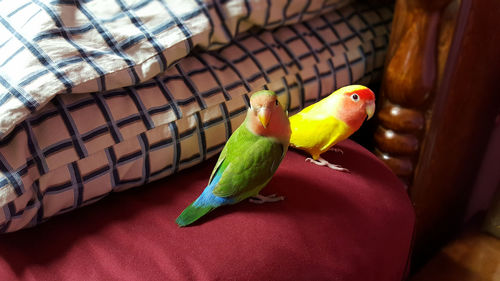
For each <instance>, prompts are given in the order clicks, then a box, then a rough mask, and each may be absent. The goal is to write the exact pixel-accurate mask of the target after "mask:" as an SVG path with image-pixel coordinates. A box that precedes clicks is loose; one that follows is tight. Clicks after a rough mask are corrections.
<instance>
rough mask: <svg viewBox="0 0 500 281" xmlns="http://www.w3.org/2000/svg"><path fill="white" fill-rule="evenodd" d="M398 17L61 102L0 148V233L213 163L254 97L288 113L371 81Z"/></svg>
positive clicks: (221, 57) (209, 58)
mask: <svg viewBox="0 0 500 281" xmlns="http://www.w3.org/2000/svg"><path fill="white" fill-rule="evenodd" d="M273 4H274V2H273ZM391 17H392V11H391V10H390V8H388V7H376V8H373V7H367V6H363V5H351V6H346V7H343V8H341V9H338V10H335V11H333V12H330V13H327V14H324V15H321V16H317V17H315V18H313V19H310V20H308V21H305V22H302V23H296V24H293V25H289V26H281V27H278V28H275V29H272V30H265V29H251V30H248V31H247V32H244V33H242V34H240V35H238V36H237V37H236V38H234V39H231V40H230V44H229V45H227V46H224V47H222V48H219V49H217V50H212V51H199V50H194V51H193V52H192V54H191V55H189V56H187V57H185V58H184V59H182V60H181V61H179V62H178V63H177V64H175V65H174V66H172V67H171V68H169V69H167V70H166V71H165V72H163V73H161V74H160V75H158V76H156V77H154V78H153V79H150V80H148V81H145V82H143V83H141V84H138V85H135V86H127V87H123V88H119V89H115V90H111V91H98V92H92V93H84V94H78V95H75V94H64V95H63V94H61V95H57V96H55V98H53V99H52V100H51V101H50V103H48V104H47V105H46V106H44V107H43V108H42V109H40V110H39V111H38V112H36V113H34V114H31V115H30V116H29V117H28V118H27V119H26V120H24V121H23V122H21V123H19V124H18V125H16V126H15V128H14V129H13V131H12V132H11V133H10V134H9V135H7V136H6V137H5V138H4V139H3V140H1V141H0V171H1V174H0V205H1V206H2V207H3V208H2V209H1V210H0V225H1V226H2V227H1V229H0V231H2V232H10V231H15V230H18V229H20V228H23V227H27V226H33V225H36V224H38V223H40V222H42V221H44V220H46V219H47V218H49V217H51V216H53V215H56V214H59V213H62V212H66V211H69V210H72V209H75V208H78V207H80V206H82V205H85V204H90V203H92V202H95V201H96V200H99V199H101V198H103V197H104V196H106V195H107V194H109V193H110V192H113V191H120V190H124V189H127V188H130V187H134V186H138V185H142V184H145V183H147V182H149V181H152V180H156V179H159V178H162V177H165V176H167V175H169V174H172V173H175V172H176V171H178V170H181V169H184V168H187V167H190V166H192V165H194V164H196V163H200V162H201V161H203V160H205V159H207V158H208V157H211V156H213V155H216V154H217V153H218V152H219V151H220V150H221V149H222V147H223V146H224V143H225V141H226V140H227V139H228V138H229V136H230V135H231V133H232V132H233V131H234V130H235V129H236V128H237V127H238V126H239V124H241V122H242V121H243V119H244V117H245V112H246V108H247V106H248V95H249V93H251V92H253V91H256V90H259V89H262V88H267V89H271V90H273V91H275V92H277V93H278V95H279V99H280V101H281V102H282V104H283V105H285V106H286V107H287V109H289V111H290V112H291V113H293V112H295V111H298V110H300V109H301V108H303V107H304V106H307V105H308V104H310V103H312V102H315V101H317V100H318V99H320V98H322V97H324V96H326V95H328V94H329V93H331V92H333V91H334V90H335V89H337V88H339V87H342V86H345V85H348V84H353V83H360V84H368V83H370V82H371V81H373V80H375V79H377V77H378V76H379V74H380V70H381V69H382V66H383V61H384V55H385V51H386V47H387V44H388V36H389V26H390V23H391ZM106 79H107V78H106ZM89 88H90V89H92V86H89Z"/></svg>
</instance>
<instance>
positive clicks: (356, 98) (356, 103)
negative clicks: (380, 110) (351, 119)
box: [343, 88, 375, 119]
mask: <svg viewBox="0 0 500 281" xmlns="http://www.w3.org/2000/svg"><path fill="white" fill-rule="evenodd" d="M343 100H344V102H343V106H344V109H346V110H348V111H350V112H358V113H359V114H366V115H367V116H368V119H370V118H372V117H373V114H374V113H375V94H374V93H373V92H372V91H371V90H370V89H368V88H360V89H358V90H354V91H350V92H346V93H344V94H343Z"/></svg>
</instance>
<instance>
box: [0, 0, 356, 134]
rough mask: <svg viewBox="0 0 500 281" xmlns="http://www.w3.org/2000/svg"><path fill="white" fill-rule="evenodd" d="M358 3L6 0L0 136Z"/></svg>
mask: <svg viewBox="0 0 500 281" xmlns="http://www.w3.org/2000/svg"><path fill="white" fill-rule="evenodd" d="M349 1H351V0H326V1H325V0H308V1H289V0H288V1H285V0H278V1H274V0H273V1H272V2H271V1H267V3H264V2H263V1H258V0H245V1H236V0H231V1H227V0H226V1H223V0H216V1H213V0H169V1H167V0H157V1H150V0H140V1H130V0H99V1H73V0H71V1H70V0H58V1H51V0H21V1H0V138H2V137H5V135H6V134H7V133H8V132H9V131H10V130H11V129H12V128H13V127H14V126H15V125H16V124H17V123H19V122H20V121H22V120H23V119H24V118H26V117H27V116H28V115H29V114H30V113H33V112H34V111H36V110H37V109H39V108H41V107H42V106H43V105H45V104H46V103H48V102H49V101H50V100H51V99H52V98H53V97H54V96H55V95H56V94H57V93H61V92H64V93H71V92H73V93H75V92H76V93H77V92H89V91H105V90H110V89H115V88H118V87H123V86H127V85H135V84H138V83H140V82H143V81H146V80H148V79H151V78H152V77H153V76H155V75H157V74H158V73H160V72H163V71H165V70H166V69H167V67H168V66H170V65H172V64H174V63H175V62H177V61H178V60H179V59H181V58H183V57H184V56H186V55H187V54H188V53H189V52H190V51H191V50H192V49H193V48H195V47H202V48H210V49H214V48H218V47H220V46H223V45H226V44H227V43H228V42H230V41H231V40H232V39H233V38H234V36H235V35H236V34H239V33H241V32H242V31H244V30H246V29H248V28H249V27H251V26H252V25H259V26H262V27H266V28H272V27H276V26H278V25H284V24H290V23H295V22H299V21H301V20H303V19H307V18H311V17H312V16H317V15H319V14H320V13H324V12H325V11H328V10H332V9H334V8H336V7H340V6H342V5H345V3H347V2H349Z"/></svg>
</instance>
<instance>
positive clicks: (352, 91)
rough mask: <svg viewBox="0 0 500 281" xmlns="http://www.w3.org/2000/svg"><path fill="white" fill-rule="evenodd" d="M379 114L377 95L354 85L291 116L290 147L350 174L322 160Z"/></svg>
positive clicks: (317, 163) (308, 159)
mask: <svg viewBox="0 0 500 281" xmlns="http://www.w3.org/2000/svg"><path fill="white" fill-rule="evenodd" d="M374 112H375V95H374V94H373V92H372V91H371V90H370V89H368V88H367V87H365V86H361V85H350V86H346V87H343V88H340V89H338V90H337V91H335V92H333V93H332V94H331V95H329V96H328V97H326V98H324V99H322V100H320V101H319V102H317V103H315V104H312V105H310V106H308V107H306V108H304V109H303V110H302V111H300V112H299V113H297V114H295V115H293V116H291V117H290V127H291V129H292V136H291V138H290V146H292V147H296V148H298V149H301V150H304V151H306V152H308V153H309V154H310V155H311V157H312V159H311V158H307V159H306V161H310V162H312V163H314V164H316V165H320V166H327V167H329V168H331V169H334V170H339V171H347V169H345V168H342V167H341V166H339V165H335V164H331V163H329V162H328V161H326V160H325V159H323V158H321V154H322V153H324V152H326V151H328V150H330V148H332V146H334V145H335V144H337V143H338V142H340V141H342V140H345V139H347V138H348V137H349V136H351V135H352V134H353V133H354V132H356V131H357V130H358V129H359V127H361V124H363V122H364V120H365V119H366V118H367V117H368V119H370V118H371V117H372V116H373V113H374Z"/></svg>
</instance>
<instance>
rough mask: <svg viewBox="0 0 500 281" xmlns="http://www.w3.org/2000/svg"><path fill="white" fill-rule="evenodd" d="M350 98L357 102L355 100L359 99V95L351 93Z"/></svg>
mask: <svg viewBox="0 0 500 281" xmlns="http://www.w3.org/2000/svg"><path fill="white" fill-rule="evenodd" d="M351 99H352V100H353V101H356V102H357V101H359V96H358V94H352V95H351Z"/></svg>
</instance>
